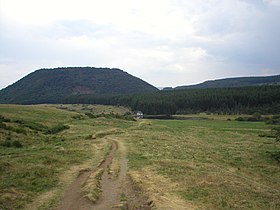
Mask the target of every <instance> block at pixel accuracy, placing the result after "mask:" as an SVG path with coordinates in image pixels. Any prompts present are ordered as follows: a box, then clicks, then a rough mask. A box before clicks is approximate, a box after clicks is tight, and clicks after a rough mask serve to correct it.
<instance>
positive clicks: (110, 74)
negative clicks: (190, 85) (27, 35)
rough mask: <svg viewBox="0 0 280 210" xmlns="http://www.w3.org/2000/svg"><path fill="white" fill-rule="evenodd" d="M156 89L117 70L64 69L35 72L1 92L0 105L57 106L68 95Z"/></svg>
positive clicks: (144, 91) (122, 92)
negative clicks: (48, 104) (41, 104)
mask: <svg viewBox="0 0 280 210" xmlns="http://www.w3.org/2000/svg"><path fill="white" fill-rule="evenodd" d="M156 90H157V88H155V87H154V86H152V85H150V84H148V83H147V82H145V81H143V80H141V79H139V78H137V77H134V76H132V75H130V74H128V73H127V72H124V71H122V70H120V69H115V68H113V69H110V68H93V67H67V68H54V69H40V70H36V71H34V72H32V73H30V74H29V75H27V76H25V77H24V78H22V79H20V80H19V81H17V82H16V83H14V84H12V85H10V86H8V87H7V88H5V89H3V90H1V91H0V103H16V104H39V103H60V102H62V100H63V99H64V98H66V97H68V96H70V95H78V94H97V95H101V94H130V93H148V92H153V91H156Z"/></svg>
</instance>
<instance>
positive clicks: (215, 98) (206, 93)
mask: <svg viewBox="0 0 280 210" xmlns="http://www.w3.org/2000/svg"><path fill="white" fill-rule="evenodd" d="M63 102H64V103H78V104H105V105H122V106H126V107H130V108H131V109H132V110H141V111H142V112H144V114H148V115H159V114H166V115H173V114H191V113H199V112H211V113H217V114H239V113H240V114H241V113H242V114H253V113H255V112H259V113H261V114H279V113H280V86H279V85H270V86H255V87H240V88H213V89H188V90H172V91H157V92H153V93H147V94H132V95H96V94H83V95H72V96H70V97H68V98H66V99H65V100H64V101H63Z"/></svg>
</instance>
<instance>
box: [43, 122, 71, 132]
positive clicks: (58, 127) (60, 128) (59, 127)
mask: <svg viewBox="0 0 280 210" xmlns="http://www.w3.org/2000/svg"><path fill="white" fill-rule="evenodd" d="M69 128H70V127H69V125H63V124H58V125H56V126H54V127H52V128H49V129H47V130H46V131H45V134H56V133H59V132H61V131H63V130H66V129H69Z"/></svg>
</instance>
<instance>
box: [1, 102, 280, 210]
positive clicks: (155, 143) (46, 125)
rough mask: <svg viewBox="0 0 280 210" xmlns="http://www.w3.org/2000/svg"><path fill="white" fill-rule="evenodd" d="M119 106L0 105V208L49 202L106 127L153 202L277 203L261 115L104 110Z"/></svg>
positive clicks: (275, 170) (97, 149)
mask: <svg viewBox="0 0 280 210" xmlns="http://www.w3.org/2000/svg"><path fill="white" fill-rule="evenodd" d="M89 112H90V113H93V114H94V115H95V114H102V113H103V114H105V115H104V116H103V115H102V117H91V116H90V115H86V114H85V113H89ZM127 112H128V110H126V109H124V108H122V107H116V108H115V107H106V106H92V105H67V106H66V105H38V106H16V105H0V115H1V116H2V118H0V119H1V121H0V122H1V123H0V156H1V159H0V209H23V208H26V209H52V207H53V206H55V205H56V204H57V202H58V201H59V200H60V199H61V197H62V195H63V192H64V190H65V189H66V187H67V186H68V185H69V183H70V182H71V181H73V180H74V179H75V177H77V175H78V174H79V172H80V171H82V170H85V169H87V168H92V167H95V166H96V165H97V164H98V163H99V162H100V161H101V160H102V159H103V158H104V155H105V154H106V153H108V148H109V144H108V142H107V141H104V140H103V137H104V136H107V135H110V136H112V137H114V138H117V139H119V140H120V141H122V142H123V145H124V146H125V147H126V151H127V153H128V160H129V162H128V166H129V174H130V176H131V178H132V180H133V181H134V183H135V185H136V186H138V187H139V188H141V189H142V190H143V192H144V193H146V194H147V195H148V196H149V197H150V199H151V200H152V201H153V202H154V206H155V207H157V208H158V209H279V208H280V199H279V198H280V192H279V189H280V183H279V179H280V168H279V167H280V165H279V163H277V162H276V161H275V160H274V159H272V158H271V155H270V154H271V152H273V151H275V150H280V145H279V143H278V144H277V143H275V140H274V139H272V138H268V137H259V134H263V133H269V132H270V127H269V126H268V125H266V124H265V123H263V122H238V121H234V120H230V121H229V120H228V119H229V118H230V119H234V116H230V117H229V116H210V119H208V120H184V121H183V120H139V121H132V120H124V119H119V118H118V119H117V118H116V117H115V115H111V114H112V113H115V114H116V113H117V114H118V115H123V114H125V113H127ZM110 116H111V117H110ZM200 117H201V116H200Z"/></svg>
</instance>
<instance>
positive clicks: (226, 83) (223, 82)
mask: <svg viewBox="0 0 280 210" xmlns="http://www.w3.org/2000/svg"><path fill="white" fill-rule="evenodd" d="M270 84H280V75H276V76H266V77H237V78H226V79H217V80H209V81H205V82H203V83H200V84H197V85H188V86H179V87H176V88H175V89H205V88H225V87H246V86H258V85H270Z"/></svg>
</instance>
